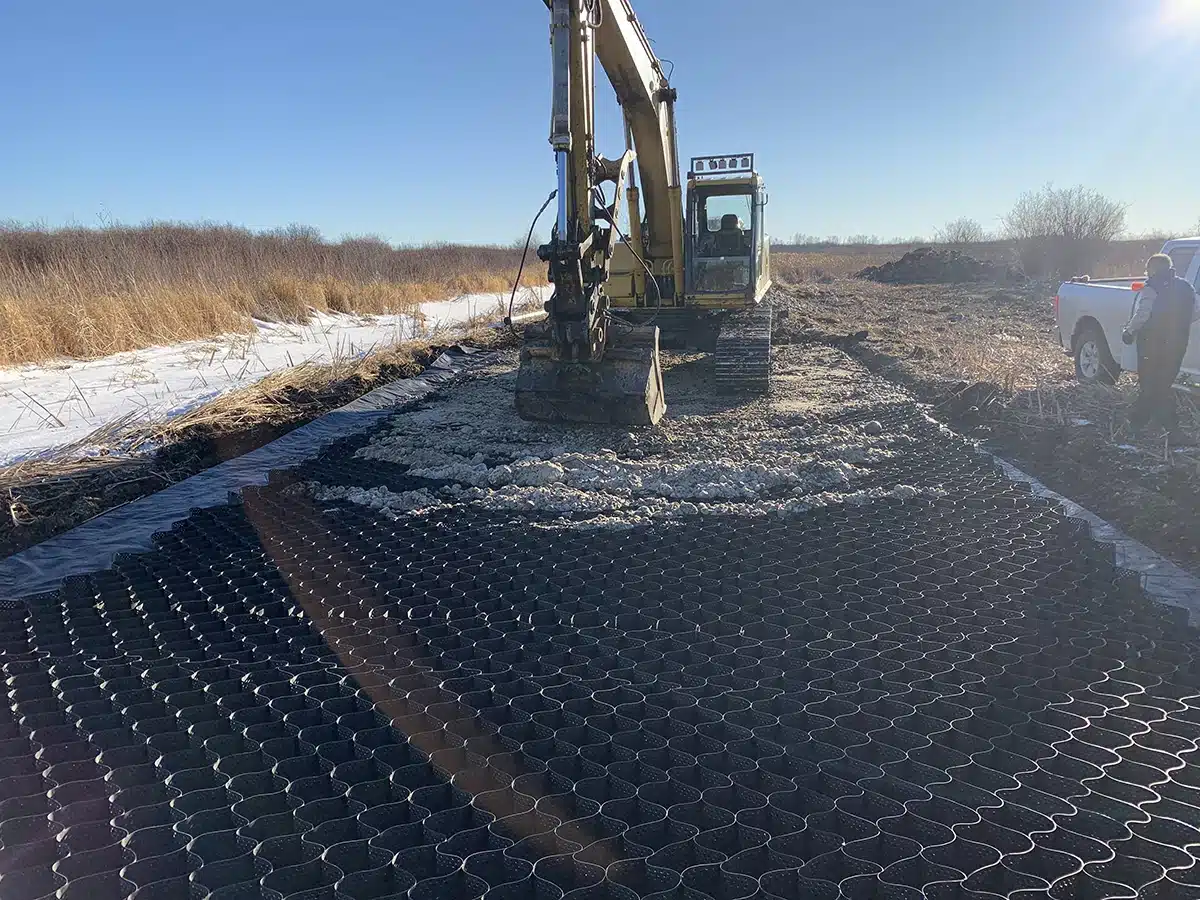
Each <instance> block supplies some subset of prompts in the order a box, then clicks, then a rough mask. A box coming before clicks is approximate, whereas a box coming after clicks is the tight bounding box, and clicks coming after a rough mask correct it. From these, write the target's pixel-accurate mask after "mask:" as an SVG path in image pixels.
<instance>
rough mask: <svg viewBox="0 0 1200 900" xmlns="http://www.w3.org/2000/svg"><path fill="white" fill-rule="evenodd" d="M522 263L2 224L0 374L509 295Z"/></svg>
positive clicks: (483, 256) (202, 231) (303, 232)
mask: <svg viewBox="0 0 1200 900" xmlns="http://www.w3.org/2000/svg"><path fill="white" fill-rule="evenodd" d="M519 262H520V251H519V250H514V249H511V248H504V247H472V246H462V245H455V244H437V245H429V246H423V247H414V248H401V249H396V248H393V247H392V246H390V245H389V244H387V243H386V242H384V241H382V240H379V239H378V238H369V237H368V238H352V239H347V240H343V241H340V242H338V243H330V242H326V241H323V240H322V239H321V238H320V236H319V235H318V234H317V233H316V232H314V231H311V230H308V229H303V228H291V229H286V230H283V231H276V232H269V233H265V234H256V233H252V232H250V231H247V230H245V229H242V228H235V227H232V226H215V225H205V226H187V225H176V224H170V223H155V224H149V225H144V226H140V227H136V228H129V227H122V226H117V227H110V228H103V229H85V228H71V229H60V230H54V231H48V230H43V229H36V228H24V227H13V226H7V227H0V365H15V364H21V363H34V362H42V361H45V360H47V359H51V358H54V357H61V356H67V357H74V358H81V359H88V358H95V357H99V356H105V355H107V354H110V353H116V352H120V351H123V350H134V349H139V348H142V347H148V346H154V345H157V344H169V343H175V342H178V341H182V340H189V339H193V338H204V337H211V336H213V335H217V334H222V333H228V332H236V331H249V330H250V329H251V328H252V319H254V318H257V319H264V320H269V321H284V322H297V321H304V320H306V319H307V318H308V317H309V315H310V314H311V311H312V310H314V309H315V310H322V311H330V312H345V313H363V314H377V313H392V312H405V311H410V310H412V309H413V308H414V306H415V305H416V304H418V303H420V302H422V301H426V300H439V299H445V298H447V297H453V296H458V295H461V294H467V293H490V292H502V291H506V290H508V289H509V288H510V287H511V285H512V279H513V278H514V277H515V275H516V270H517V266H518V263H519ZM538 269H539V267H537V266H534V267H532V268H530V267H527V268H526V278H525V279H524V280H525V281H526V283H532V282H533V280H535V279H536V278H538V277H540V276H541V272H540V271H539V270H538Z"/></svg>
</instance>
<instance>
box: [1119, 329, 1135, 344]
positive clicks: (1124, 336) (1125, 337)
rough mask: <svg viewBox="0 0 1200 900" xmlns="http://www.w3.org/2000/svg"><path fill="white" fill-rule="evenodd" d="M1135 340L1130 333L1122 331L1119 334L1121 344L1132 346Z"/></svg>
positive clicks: (1133, 335)
mask: <svg viewBox="0 0 1200 900" xmlns="http://www.w3.org/2000/svg"><path fill="white" fill-rule="evenodd" d="M1136 340H1137V335H1136V334H1134V333H1133V332H1132V331H1122V332H1121V343H1123V344H1132V343H1133V342H1134V341H1136Z"/></svg>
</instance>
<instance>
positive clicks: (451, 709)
mask: <svg viewBox="0 0 1200 900" xmlns="http://www.w3.org/2000/svg"><path fill="white" fill-rule="evenodd" d="M877 415H878V414H877V413H875V414H873V415H872V417H873V418H874V417H876V416H877ZM890 419H891V421H889V422H888V423H887V424H888V425H889V427H891V426H893V425H899V424H907V425H908V426H909V427H910V432H909V433H910V434H913V435H917V436H918V437H919V441H918V443H917V445H916V446H915V447H914V448H913V449H912V450H911V451H909V452H906V453H905V454H904V455H903V456H901V457H899V458H897V459H896V460H893V461H889V462H886V463H884V464H883V465H882V466H881V467H880V468H879V469H878V471H877V472H876V474H875V476H874V477H875V478H876V479H877V480H878V481H879V482H880V483H887V482H889V481H890V482H891V483H908V484H919V485H937V486H939V487H941V488H943V489H944V490H945V492H946V493H945V495H944V496H943V497H941V498H938V499H925V500H922V499H916V500H909V501H897V500H889V501H882V502H878V503H873V504H869V505H865V506H849V505H840V506H831V507H828V508H825V509H820V510H816V511H814V512H811V513H809V514H806V515H803V516H798V517H793V518H780V517H758V518H755V517H740V516H721V517H715V516H714V517H707V516H701V517H695V518H692V519H689V520H686V521H682V522H678V521H677V522H670V523H667V522H663V523H660V524H656V525H652V526H642V527H638V528H634V529H628V530H614V529H590V530H589V529H585V528H564V527H562V525H563V523H562V522H561V521H556V520H552V519H549V518H547V519H545V520H537V519H536V518H534V517H531V516H521V515H517V514H512V513H504V512H487V511H484V510H482V509H478V508H471V509H459V510H456V511H441V512H436V513H434V514H431V515H428V516H424V517H419V518H413V519H408V520H400V521H390V520H388V519H383V518H380V517H378V516H377V515H376V514H374V513H372V512H371V511H370V510H366V509H364V508H361V507H356V506H353V505H350V504H345V503H314V502H313V501H311V500H307V499H305V498H304V497H303V496H301V495H299V494H297V493H296V492H295V491H292V490H290V489H289V488H288V485H289V483H292V482H295V481H296V480H298V479H306V478H312V477H323V478H327V479H335V478H336V480H339V481H341V482H342V483H358V484H365V485H372V484H387V485H390V486H391V487H392V488H394V489H403V488H412V487H416V486H418V485H420V484H422V482H418V481H417V480H415V479H412V478H410V477H408V476H407V475H406V474H405V473H404V472H403V470H401V469H398V468H396V467H387V466H380V465H377V464H375V463H372V462H369V461H363V460H351V459H350V458H349V455H348V454H349V451H350V450H351V449H352V445H347V444H343V445H340V446H338V447H336V448H335V449H333V450H332V451H330V452H329V453H328V454H327V455H326V456H325V457H324V458H323V459H321V460H318V461H316V462H313V463H310V464H308V465H306V466H304V467H302V469H301V470H299V471H296V472H292V473H290V474H285V475H282V476H279V477H277V478H275V479H274V480H273V482H272V483H270V484H268V485H266V486H264V487H260V488H251V489H248V490H247V491H246V492H245V494H244V496H243V499H242V501H241V502H239V503H236V504H231V505H224V506H217V507H213V508H209V509H204V510H200V511H196V512H195V513H193V514H192V515H191V516H190V517H189V518H188V519H187V520H186V521H183V522H180V523H178V524H177V525H176V526H175V527H174V528H173V529H172V530H171V531H170V532H169V533H166V534H163V535H160V536H159V537H158V538H157V539H156V549H155V550H153V551H152V552H149V553H145V554H141V555H136V556H125V557H121V558H119V559H118V560H117V561H116V564H115V565H114V567H113V568H112V569H111V570H109V571H105V572H101V573H98V574H93V575H88V576H85V577H76V578H73V579H72V580H70V581H69V582H68V583H67V584H66V585H65V586H64V587H63V589H62V590H61V591H60V592H59V593H57V594H52V595H42V596H38V597H33V598H29V599H28V603H27V604H15V603H14V604H9V605H8V607H7V608H5V609H3V610H0V653H2V655H0V660H2V668H3V673H4V677H5V678H6V679H7V681H6V689H7V692H8V696H7V706H4V707H0V771H2V772H3V778H0V873H2V874H0V897H2V898H4V900H23V898H40V897H48V896H52V895H54V894H55V892H58V896H60V897H64V898H71V900H104V898H109V897H123V896H135V897H138V898H148V897H163V898H178V897H182V896H185V895H187V894H189V893H190V895H191V896H194V897H203V896H212V897H214V898H218V897H219V898H222V900H225V898H238V900H243V898H256V897H264V898H280V897H304V898H313V900H316V898H322V900H335V898H350V900H368V898H384V897H407V898H411V900H469V898H476V897H482V896H486V897H488V898H489V900H525V898H540V900H559V898H561V897H563V896H564V895H568V894H569V895H570V896H571V897H572V898H585V897H586V898H589V900H593V898H602V897H616V898H626V900H630V898H634V897H648V896H652V895H660V896H662V897H664V898H666V897H668V896H669V897H678V898H696V900H737V898H745V897H756V898H767V897H771V898H787V900H801V898H804V900H809V898H815V900H833V898H839V897H842V898H850V900H883V898H886V900H920V898H933V900H995V898H997V897H1013V898H1034V897H1052V898H1056V900H1076V898H1089V900H1100V898H1134V897H1145V898H1160V900H1161V898H1195V897H1197V896H1200V866H1197V865H1196V856H1195V855H1194V854H1196V853H1197V852H1198V850H1200V775H1197V774H1196V773H1197V771H1200V770H1197V769H1196V768H1195V767H1193V766H1190V765H1189V763H1190V762H1191V761H1192V760H1193V759H1194V758H1195V755H1196V751H1197V745H1198V742H1200V673H1198V672H1197V671H1196V668H1195V666H1194V662H1193V658H1194V649H1195V644H1194V643H1193V637H1192V633H1191V632H1190V631H1189V630H1188V629H1187V628H1186V627H1185V626H1183V625H1181V624H1180V620H1179V619H1178V617H1176V616H1174V615H1172V614H1170V613H1169V611H1168V610H1166V609H1164V608H1161V607H1159V606H1157V605H1155V604H1153V603H1151V602H1149V601H1148V600H1147V599H1146V598H1145V597H1144V596H1143V595H1142V594H1141V592H1140V589H1139V588H1138V586H1137V583H1136V579H1133V578H1131V577H1128V576H1127V575H1126V574H1125V573H1123V572H1121V571H1119V570H1117V569H1116V568H1115V567H1114V566H1113V565H1112V562H1111V551H1105V550H1103V549H1102V548H1101V547H1100V546H1099V545H1097V544H1095V543H1093V542H1092V541H1091V540H1090V538H1089V537H1088V532H1087V529H1086V527H1081V526H1080V525H1079V524H1078V523H1075V522H1072V521H1069V520H1066V519H1064V518H1063V517H1062V516H1061V515H1060V514H1059V513H1058V512H1057V511H1056V510H1055V508H1054V507H1053V506H1052V505H1051V504H1049V503H1047V502H1046V501H1043V500H1040V499H1038V498H1036V497H1033V496H1032V495H1030V494H1029V493H1028V492H1027V491H1025V490H1023V489H1022V488H1020V487H1018V486H1015V485H1013V484H1012V483H1010V482H1009V481H1007V480H1006V479H1005V478H1004V477H1003V476H1002V474H1001V473H1000V472H999V471H998V470H997V469H996V467H995V465H994V463H992V462H991V461H990V460H989V459H988V458H986V457H983V456H979V455H976V454H974V453H972V452H970V450H969V449H968V448H967V447H966V446H965V445H963V444H962V443H961V442H960V441H959V440H958V439H956V438H953V437H952V436H949V435H946V434H945V433H944V432H941V431H940V430H938V429H937V428H936V426H934V425H932V424H930V423H929V422H928V421H927V420H925V419H924V418H923V416H922V415H921V414H920V412H919V411H918V410H917V409H916V408H915V407H904V406H898V407H896V408H895V409H894V410H893V411H892V412H891V413H890Z"/></svg>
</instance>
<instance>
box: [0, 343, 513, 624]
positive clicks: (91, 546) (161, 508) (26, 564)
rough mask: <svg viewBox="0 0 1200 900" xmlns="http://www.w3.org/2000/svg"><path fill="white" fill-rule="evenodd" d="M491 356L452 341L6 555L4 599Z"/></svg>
mask: <svg viewBox="0 0 1200 900" xmlns="http://www.w3.org/2000/svg"><path fill="white" fill-rule="evenodd" d="M488 356H489V355H488V354H485V353H480V352H479V351H476V350H474V349H472V348H470V347H460V346H457V345H456V346H454V347H449V348H447V349H446V350H444V351H442V352H441V353H439V354H438V356H437V357H436V358H435V359H434V361H433V362H432V363H430V364H429V366H428V368H426V370H425V371H424V372H422V373H421V374H420V375H414V376H413V377H411V378H401V379H397V380H396V381H393V382H390V383H388V384H385V385H383V386H381V387H378V388H376V389H375V390H373V391H370V392H369V393H367V394H364V395H363V396H361V397H358V398H357V399H355V400H352V401H351V402H349V403H347V404H346V405H345V406H342V407H339V408H338V409H334V410H331V411H330V412H327V413H325V414H324V415H322V416H320V417H319V418H317V419H315V420H313V421H312V422H309V423H307V424H305V425H301V426H300V427H298V428H296V429H295V430H294V431H291V432H289V433H288V434H286V435H284V436H283V437H280V438H277V439H276V440H273V441H271V442H270V443H268V444H266V445H264V446H262V447H258V448H257V449H255V450H251V451H250V452H249V453H245V454H243V455H242V456H238V457H235V458H234V459H230V460H227V461H226V462H223V463H221V464H219V465H216V466H213V467H212V468H211V469H206V470H205V471H203V472H199V473H197V474H196V475H193V476H192V477H190V478H186V479H184V480H183V481H181V482H179V483H177V484H173V485H171V486H170V487H167V488H164V489H163V490H161V491H158V492H156V493H154V494H150V495H149V496H146V497H142V498H140V499H138V500H134V501H133V502H131V503H127V504H125V505H124V506H119V507H117V508H116V509H113V510H110V511H108V512H106V513H104V514H102V515H99V516H97V517H96V518H94V519H92V520H90V521H89V522H86V523H84V524H83V525H80V526H78V527H76V528H73V529H71V530H70V531H67V532H64V533H63V534H60V535H56V536H55V537H52V538H50V539H49V540H46V541H43V542H42V543H40V544H36V545H34V546H32V547H28V548H26V549H25V550H22V551H20V552H18V553H14V554H13V555H12V556H9V557H7V558H5V559H0V601H3V600H8V599H12V598H14V597H20V596H23V595H25V594H29V593H35V592H40V591H48V590H54V589H55V588H57V586H58V584H59V582H61V581H62V579H63V578H66V577H68V576H70V575H79V574H84V573H87V572H91V571H94V570H96V569H99V568H104V567H106V566H108V565H109V564H110V563H111V562H112V560H113V558H114V557H115V556H117V555H118V554H120V553H133V552H139V551H142V550H148V549H150V548H151V547H152V546H153V537H154V535H155V534H157V533H158V532H160V531H165V530H166V529H168V528H170V527H171V526H172V525H173V524H175V523H176V522H178V521H179V520H180V519H183V518H186V517H187V515H188V514H189V513H190V512H191V511H192V510H193V509H199V508H202V507H207V506H216V505H219V504H221V503H224V502H226V501H227V500H228V499H229V496H230V494H233V493H236V492H237V491H240V490H241V489H242V488H244V487H246V486H248V485H254V484H263V483H264V482H266V481H267V479H268V478H269V476H270V474H271V472H272V471H274V470H276V469H282V468H285V467H288V466H295V465H298V464H300V463H302V462H304V461H305V460H308V459H310V458H311V457H313V456H316V455H317V454H319V453H321V451H322V449H323V448H324V447H327V446H329V445H330V444H333V443H335V442H337V441H340V440H345V439H347V438H348V437H351V436H355V435H362V434H365V433H369V432H370V431H371V430H373V429H375V428H376V427H378V426H379V424H380V423H382V422H384V421H386V420H387V418H388V417H389V416H391V415H392V414H393V413H394V412H395V410H396V409H397V408H399V407H402V406H404V405H406V404H410V403H415V402H417V401H419V400H421V399H422V398H424V397H426V396H428V395H429V394H432V393H433V392H434V391H436V390H437V389H438V388H441V387H444V386H445V385H447V384H449V383H450V382H452V381H454V380H455V379H456V378H458V377H459V376H460V375H462V374H463V373H464V372H466V371H468V370H470V369H471V368H472V367H473V366H475V365H479V364H481V363H483V362H485V361H486V360H487V359H488Z"/></svg>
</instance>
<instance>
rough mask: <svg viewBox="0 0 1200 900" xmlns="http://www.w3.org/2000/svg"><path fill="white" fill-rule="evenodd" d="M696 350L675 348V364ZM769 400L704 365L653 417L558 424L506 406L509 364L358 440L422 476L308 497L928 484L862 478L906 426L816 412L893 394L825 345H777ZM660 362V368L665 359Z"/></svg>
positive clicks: (701, 508)
mask: <svg viewBox="0 0 1200 900" xmlns="http://www.w3.org/2000/svg"><path fill="white" fill-rule="evenodd" d="M697 362H698V360H696V359H691V360H689V359H688V358H675V359H674V360H672V363H673V364H672V366H671V368H674V369H676V370H677V372H687V370H688V367H689V366H693V367H695V366H696V363H697ZM776 370H777V372H778V373H779V375H778V377H777V379H776V390H775V392H774V394H773V395H772V397H771V399H770V401H769V402H768V401H763V400H758V401H751V402H747V401H745V400H741V401H732V402H730V401H725V400H722V399H721V398H720V397H719V396H717V395H715V394H714V392H713V390H712V386H711V384H709V383H707V380H706V379H705V378H704V377H702V376H701V377H698V378H696V377H691V376H689V375H687V374H683V375H682V376H681V377H670V378H669V385H668V412H667V418H665V419H664V420H663V423H662V425H661V426H659V427H658V428H654V429H646V430H639V431H624V430H621V429H611V428H609V429H606V428H580V427H578V426H571V427H569V428H561V427H555V426H549V425H545V424H535V423H530V422H524V421H522V420H521V419H519V418H518V417H517V415H516V413H515V411H514V409H513V404H512V391H513V377H514V373H513V370H512V366H511V363H509V364H507V365H501V366H498V367H497V368H496V369H495V370H494V371H492V372H490V373H489V376H490V377H485V378H478V379H473V380H471V381H470V382H468V383H466V384H463V385H459V386H456V387H454V388H452V389H450V390H449V391H448V392H447V393H446V395H445V396H444V397H442V398H440V399H439V401H438V402H437V403H434V404H430V405H429V406H428V407H427V408H424V409H418V410H415V411H412V412H406V413H402V414H400V415H398V416H396V417H395V418H394V419H393V420H392V422H391V423H390V425H389V427H388V428H387V429H386V430H385V431H383V432H382V433H381V434H380V435H379V436H377V437H376V438H375V439H374V440H373V441H372V443H370V444H369V445H368V446H366V447H364V448H363V449H362V450H360V451H359V452H358V456H360V457H362V458H364V459H376V460H382V461H386V462H390V463H395V464H399V465H403V466H406V467H407V469H408V474H409V475H411V476H414V477H417V478H423V479H428V480H429V481H430V482H432V483H433V484H432V485H431V486H430V487H428V488H421V489H418V490H410V491H403V492H394V491H390V490H388V489H387V488H386V487H376V488H371V489H363V488H345V487H341V486H336V485H322V484H308V485H305V486H304V487H303V489H304V490H306V491H308V492H311V493H312V494H313V495H315V496H316V497H317V498H318V499H319V500H349V501H350V502H353V503H358V504H362V505H365V506H370V507H372V508H374V509H376V510H378V511H379V512H380V513H381V514H383V515H385V516H388V517H389V518H403V517H406V516H411V515H420V514H421V513H422V512H424V511H427V510H431V509H436V508H439V507H444V506H447V505H451V506H452V505H457V504H472V505H478V506H482V507H485V508H489V509H508V510H521V511H530V512H544V513H554V514H558V515H561V516H570V517H571V518H572V519H574V520H578V519H579V518H580V517H581V516H583V517H587V518H588V519H589V521H590V522H591V523H592V524H593V525H603V526H632V525H636V524H638V523H640V522H644V521H646V520H648V519H658V518H675V517H681V516H696V515H708V514H719V515H728V514H731V513H733V514H741V515H756V516H757V515H791V514H798V513H803V512H806V511H808V510H811V509H813V508H816V507H821V506H828V505H830V504H837V503H850V504H862V503H870V502H874V501H877V500H881V499H885V498H896V499H901V500H904V499H913V498H915V497H917V496H921V495H925V496H928V495H930V494H933V493H936V491H935V490H931V489H930V488H928V487H920V488H918V487H914V486H910V485H904V484H894V485H890V486H889V487H887V488H879V487H877V486H876V487H867V486H866V485H864V484H860V482H863V481H864V480H865V478H866V476H867V475H869V474H870V473H871V471H872V469H873V467H876V466H878V465H879V464H880V463H883V462H885V461H887V460H890V459H892V458H893V457H895V456H897V455H899V454H903V453H905V452H906V451H907V450H908V448H909V447H910V446H911V445H912V444H913V443H914V438H913V437H912V436H911V435H909V434H908V433H907V432H906V431H905V430H898V431H896V430H888V429H886V428H885V427H884V426H883V425H882V424H881V423H880V422H879V421H877V420H873V419H871V418H864V419H863V421H862V422H861V424H856V425H839V424H834V423H831V422H829V421H828V420H827V419H826V418H824V415H825V414H828V413H830V412H833V411H847V410H855V409H857V410H872V409H876V408H878V409H880V410H883V409H885V408H886V407H888V406H889V405H891V404H894V403H896V402H897V401H898V400H902V399H903V394H902V393H901V392H900V391H899V390H898V389H895V388H892V387H891V386H890V385H887V384H886V383H885V382H881V381H878V380H876V379H864V378H862V372H861V370H860V369H859V368H858V367H857V366H856V365H854V364H853V363H850V362H849V360H847V359H846V357H845V355H844V354H842V353H840V352H839V351H836V350H832V349H830V348H825V347H810V348H805V349H803V350H801V349H799V348H787V349H786V350H785V351H783V352H781V353H780V354H779V357H778V358H777V360H776ZM668 375H669V376H670V375H671V373H670V371H669V370H668Z"/></svg>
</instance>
